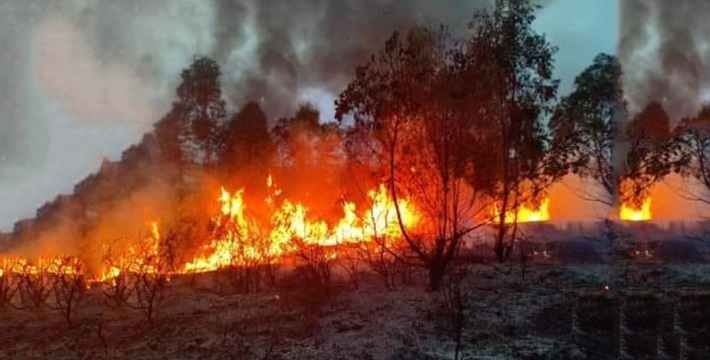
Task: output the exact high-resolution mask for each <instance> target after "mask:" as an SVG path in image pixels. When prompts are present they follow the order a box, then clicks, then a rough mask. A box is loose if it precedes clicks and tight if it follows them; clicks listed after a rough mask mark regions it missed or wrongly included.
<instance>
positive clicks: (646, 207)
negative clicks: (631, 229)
mask: <svg viewBox="0 0 710 360" xmlns="http://www.w3.org/2000/svg"><path fill="white" fill-rule="evenodd" d="M652 215H653V214H652V213H651V197H645V198H644V199H643V201H642V202H641V206H640V207H638V206H636V205H634V204H629V203H622V204H621V208H620V209H619V218H620V219H621V220H624V221H648V220H651V218H652V217H653V216H652Z"/></svg>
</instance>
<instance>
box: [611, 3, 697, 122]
mask: <svg viewBox="0 0 710 360" xmlns="http://www.w3.org/2000/svg"><path fill="white" fill-rule="evenodd" d="M620 6H621V16H620V18H621V19H622V23H621V30H620V31H621V34H620V35H621V37H620V43H619V57H620V60H621V62H622V65H623V66H624V72H625V75H624V87H625V89H624V90H625V93H626V96H627V98H628V100H629V105H630V111H631V112H632V113H635V112H638V111H640V110H641V109H642V108H643V107H644V106H645V105H646V104H647V103H648V102H650V101H652V100H657V101H660V102H662V104H663V105H664V107H665V108H666V110H667V111H668V112H669V114H670V115H671V117H673V118H675V119H678V118H680V117H683V116H687V115H692V114H693V113H695V112H696V111H697V110H698V108H699V106H700V105H702V103H704V102H707V101H710V77H709V76H708V72H707V71H705V69H707V68H708V66H710V42H709V41H708V37H707V34H708V33H710V23H708V21H707V18H708V15H710V2H707V1H704V0H685V1H665V0H624V1H620Z"/></svg>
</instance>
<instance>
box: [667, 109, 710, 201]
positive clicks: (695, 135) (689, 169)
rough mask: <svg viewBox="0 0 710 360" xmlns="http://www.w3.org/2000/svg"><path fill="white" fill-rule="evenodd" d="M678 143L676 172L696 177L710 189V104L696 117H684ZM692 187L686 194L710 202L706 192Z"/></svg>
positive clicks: (693, 198) (677, 135)
mask: <svg viewBox="0 0 710 360" xmlns="http://www.w3.org/2000/svg"><path fill="white" fill-rule="evenodd" d="M676 143H677V145H678V153H677V154H676V156H675V159H676V165H677V166H676V167H675V170H676V172H678V173H680V174H681V175H683V176H685V177H690V178H692V179H695V180H696V181H698V182H699V183H700V184H702V185H703V187H704V188H705V191H707V190H710V106H707V105H706V106H704V107H703V108H702V109H701V110H700V111H699V112H698V114H697V115H696V116H694V117H691V118H687V119H683V121H682V122H681V124H680V126H679V127H678V129H677V131H676ZM690 188H691V189H689V190H686V191H685V192H684V196H686V197H687V198H689V199H691V200H695V201H700V202H703V203H706V204H710V198H708V195H707V194H706V193H705V194H703V193H701V192H698V191H694V190H692V188H693V187H692V186H691V187H690Z"/></svg>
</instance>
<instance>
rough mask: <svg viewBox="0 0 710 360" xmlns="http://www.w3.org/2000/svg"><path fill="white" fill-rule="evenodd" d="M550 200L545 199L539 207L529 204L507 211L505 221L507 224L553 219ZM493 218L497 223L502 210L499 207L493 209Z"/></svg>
mask: <svg viewBox="0 0 710 360" xmlns="http://www.w3.org/2000/svg"><path fill="white" fill-rule="evenodd" d="M549 208H550V199H549V198H547V197H546V198H544V199H542V201H540V204H539V205H538V206H537V207H532V206H530V205H528V204H522V205H520V206H519V207H518V209H517V211H516V210H510V211H506V213H505V216H504V221H505V223H506V224H512V223H514V222H516V221H517V222H518V223H532V222H545V221H549V220H550V219H551V217H550V210H549ZM493 218H494V220H495V221H497V220H498V219H499V218H500V209H499V208H498V206H495V207H494V208H493Z"/></svg>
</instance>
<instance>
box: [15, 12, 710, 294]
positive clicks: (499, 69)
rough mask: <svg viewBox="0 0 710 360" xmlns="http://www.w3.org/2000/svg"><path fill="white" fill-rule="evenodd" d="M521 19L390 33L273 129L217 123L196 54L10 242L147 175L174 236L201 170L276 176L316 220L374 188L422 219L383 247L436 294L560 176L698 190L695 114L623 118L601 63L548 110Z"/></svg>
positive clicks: (616, 83)
mask: <svg viewBox="0 0 710 360" xmlns="http://www.w3.org/2000/svg"><path fill="white" fill-rule="evenodd" d="M535 10H536V6H534V5H533V4H531V3H530V2H529V1H523V0H507V1H497V2H496V5H495V7H494V8H493V9H492V10H491V11H484V12H480V13H477V14H476V15H474V17H473V18H472V20H471V23H470V25H469V29H468V31H467V32H466V34H467V35H466V36H464V37H457V36H454V35H453V34H452V32H450V31H449V30H448V29H447V28H446V27H421V26H420V27H415V28H412V29H410V30H408V31H406V32H395V33H394V34H393V35H392V36H391V37H390V38H389V40H387V42H386V43H385V44H384V46H383V47H382V49H381V50H380V51H378V52H375V53H374V54H373V55H372V57H371V58H370V60H369V61H368V62H367V63H365V64H363V65H361V66H359V67H358V68H357V69H356V72H355V76H354V78H353V79H352V81H351V82H350V83H349V84H348V85H347V87H346V88H345V90H344V91H343V92H342V93H341V94H340V96H339V97H338V99H337V101H336V104H335V106H336V117H337V121H335V122H321V121H319V120H320V119H319V113H318V111H317V110H316V109H315V108H313V107H312V106H310V105H304V106H302V107H301V108H300V109H298V111H297V112H296V113H295V114H294V115H293V116H292V117H287V118H283V119H279V120H276V121H275V122H273V121H269V119H268V118H267V116H266V115H265V113H264V111H263V109H262V108H261V107H260V105H259V103H258V102H250V103H247V104H244V105H243V106H242V108H241V109H240V110H239V111H237V112H236V113H234V114H230V113H229V111H228V109H227V106H226V103H225V101H224V99H223V96H222V92H221V89H222V84H221V83H220V75H221V73H220V68H219V65H218V64H217V63H216V62H215V61H213V60H212V59H209V58H204V57H203V58H197V59H195V61H194V62H193V63H192V64H191V65H190V66H189V67H188V68H187V69H185V70H184V71H183V72H182V74H181V80H182V81H181V84H180V85H179V86H178V88H177V90H176V97H175V101H174V103H173V104H172V107H171V110H170V111H169V112H168V113H167V114H166V115H165V116H164V117H163V118H162V119H160V121H158V122H157V123H156V124H155V128H154V130H153V131H152V132H151V133H149V134H147V135H146V136H145V137H144V138H143V140H142V141H141V142H140V143H139V144H138V145H135V146H133V147H131V148H130V149H128V150H126V151H125V152H124V153H123V156H122V159H121V160H120V161H119V162H115V163H111V162H107V163H106V164H104V166H102V169H101V171H99V172H98V173H97V174H95V175H92V176H90V177H89V178H87V179H85V180H84V181H82V182H81V183H80V184H78V185H77V186H76V188H75V195H74V196H70V197H60V198H58V199H57V200H55V201H54V202H52V203H50V204H48V205H45V206H44V207H43V208H41V209H40V210H39V211H38V214H37V219H36V220H35V221H34V223H32V224H29V223H27V222H24V223H18V225H17V226H16V228H15V235H16V238H23V237H24V238H29V237H32V236H36V235H37V234H38V233H41V232H42V231H48V230H50V229H52V228H53V226H56V225H57V224H58V223H61V222H64V221H69V222H71V223H72V224H74V228H73V231H75V233H76V234H79V235H81V234H84V235H85V234H89V233H91V232H92V229H93V228H94V227H95V226H96V224H97V222H99V221H100V220H99V218H100V217H101V214H103V213H105V212H106V211H109V209H112V208H113V207H115V202H116V201H117V200H116V199H122V198H126V197H130V194H132V193H134V192H136V191H138V189H141V188H144V187H145V185H146V184H149V183H154V182H156V179H159V180H160V182H161V183H162V184H165V185H166V187H167V188H169V189H170V190H171V191H170V194H169V196H167V197H168V198H169V199H170V201H171V203H170V206H168V207H169V208H171V209H173V210H175V211H176V212H179V214H177V215H176V217H179V218H180V219H183V220H184V219H187V220H185V221H182V222H181V224H182V225H180V226H181V228H180V229H179V230H175V231H176V232H177V233H179V234H182V235H180V236H181V238H183V239H184V241H185V243H191V242H194V241H196V240H195V239H200V236H199V234H200V233H201V232H204V230H203V229H204V228H205V227H206V226H208V225H207V224H205V223H204V221H203V220H199V219H198V218H199V217H200V214H202V215H204V213H205V212H201V208H200V207H199V206H194V204H195V203H194V202H190V201H192V200H191V199H193V196H194V194H195V193H196V192H199V190H200V189H202V190H204V186H203V185H204V181H203V180H202V179H201V178H200V176H202V175H205V174H206V176H207V177H208V178H210V179H212V180H214V179H217V180H216V182H218V183H221V184H224V185H226V186H229V187H231V188H237V187H247V188H251V189H255V191H253V192H251V194H252V195H253V196H254V197H260V198H263V196H262V195H263V193H260V192H259V191H260V190H259V189H263V183H264V181H265V179H266V177H267V176H268V175H269V174H272V173H273V174H277V175H280V176H278V177H280V178H282V179H284V182H285V184H283V185H284V186H283V188H284V191H285V192H291V193H293V194H298V196H299V197H301V198H305V199H306V201H309V198H310V201H312V202H314V203H320V204H322V205H323V206H317V207H315V208H316V209H317V210H316V211H321V212H324V213H327V212H328V211H330V210H329V209H332V208H338V206H337V205H338V201H339V199H342V197H343V194H344V193H351V194H356V193H358V190H361V189H366V188H367V187H366V186H365V185H363V184H372V183H378V182H383V183H385V184H386V186H387V190H388V191H389V193H390V194H391V196H392V197H393V200H394V202H395V205H397V206H396V208H397V211H398V215H400V214H399V204H400V202H401V200H402V199H409V200H411V201H413V202H414V203H415V204H416V205H417V207H418V209H419V210H420V211H421V212H422V213H423V215H424V216H425V218H426V224H425V226H420V227H418V228H417V229H408V228H406V227H405V226H404V224H403V222H402V219H401V216H398V218H399V222H400V229H401V233H402V236H403V241H404V243H405V244H406V246H405V247H402V248H398V249H391V251H390V249H387V253H388V254H391V255H393V256H396V257H397V258H398V259H399V260H401V261H402V262H403V263H406V264H412V265H416V266H423V267H425V268H426V269H427V270H428V272H429V282H430V283H429V284H430V286H431V288H434V289H435V288H438V287H439V286H440V284H441V281H442V278H443V277H444V276H445V274H446V273H447V271H448V270H449V268H450V265H451V263H452V261H453V259H454V258H455V257H456V255H457V252H458V251H459V249H460V247H461V244H462V242H463V240H464V239H465V238H466V237H467V236H468V235H469V234H471V232H473V231H475V230H476V229H478V228H480V227H481V226H489V225H490V226H493V227H494V229H495V236H494V241H493V243H494V246H493V249H494V253H495V256H496V257H497V259H498V260H499V261H506V260H508V259H509V258H510V257H511V256H512V255H513V252H514V250H515V244H516V241H517V240H518V239H519V236H520V234H519V228H518V226H517V221H512V222H510V221H506V214H508V213H510V212H511V211H512V212H514V211H515V210H516V209H518V208H519V207H520V206H521V205H522V204H533V205H534V204H537V203H539V202H540V201H541V200H542V198H543V197H544V196H545V195H546V191H547V190H548V189H549V188H550V186H551V185H552V184H554V183H556V182H558V181H559V180H560V179H561V178H562V177H564V176H565V175H567V174H570V173H574V174H577V175H580V176H582V177H584V178H587V179H589V180H592V181H594V182H596V183H598V185H599V187H598V191H597V190H592V191H590V192H589V193H584V194H580V195H581V196H583V197H585V198H587V199H589V200H593V201H599V202H603V203H605V204H608V205H614V204H617V203H618V201H619V199H620V200H621V201H623V202H625V203H634V204H638V203H639V202H640V201H642V199H643V197H644V196H645V195H647V194H648V191H650V188H651V186H653V185H654V184H656V183H657V182H659V181H661V180H662V179H663V178H664V177H665V176H666V175H668V174H669V173H671V172H673V171H675V172H678V173H680V174H682V175H685V176H688V177H692V178H695V179H697V180H699V181H700V182H701V183H702V184H704V185H705V186H706V187H710V180H709V179H710V170H708V168H707V165H706V164H707V161H708V160H710V159H708V158H707V156H708V154H710V151H708V150H709V149H710V132H709V131H708V126H707V125H705V124H706V123H707V119H708V118H710V116H708V114H710V111H707V110H705V111H701V113H700V114H699V115H698V116H697V117H694V118H692V119H686V120H684V121H682V122H681V125H680V126H679V127H677V128H675V129H673V128H672V126H671V121H670V118H669V117H668V115H667V114H666V113H665V111H664V110H663V108H662V106H661V105H660V104H659V103H656V102H652V103H650V104H649V105H648V106H647V107H646V108H645V109H644V110H643V111H641V112H640V113H639V114H637V115H635V116H634V117H633V118H632V119H627V117H628V115H627V110H626V103H625V101H624V94H623V87H622V84H621V79H622V69H621V65H620V64H619V62H618V60H617V59H616V58H615V57H614V56H611V55H607V54H600V55H598V56H597V57H596V58H595V59H594V61H593V63H592V64H591V65H590V66H589V67H588V68H587V69H585V70H584V71H583V72H582V73H581V74H580V75H579V76H578V77H577V78H576V79H575V86H574V90H573V91H572V93H571V94H569V95H568V96H565V97H563V98H562V99H559V101H558V99H557V91H558V84H559V81H558V80H557V79H554V76H553V70H554V54H555V52H556V48H555V47H554V46H553V45H552V44H550V43H549V41H548V40H547V39H546V38H545V37H544V36H543V35H541V34H538V33H536V32H535V31H534V29H533V28H532V23H533V21H534V19H535ZM272 125H273V126H272ZM196 174H199V176H198V175H196ZM286 183H287V186H286ZM360 193H362V191H360ZM697 198H699V199H700V198H701V197H700V196H697ZM702 200H703V201H707V198H702ZM491 206H495V207H496V209H497V210H498V211H497V213H496V217H497V219H491V218H490V212H489V209H490V208H491ZM255 211H257V212H258V211H259V209H255ZM191 212H192V213H191ZM202 217H204V216H202ZM190 219H191V220H190ZM201 221H202V222H201ZM37 224H40V225H37ZM184 224H188V225H184ZM191 245H194V244H191ZM91 246H93V245H91V244H85V245H82V249H83V248H86V247H88V248H91ZM187 247H188V248H191V247H190V246H187ZM192 248H194V246H192Z"/></svg>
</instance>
